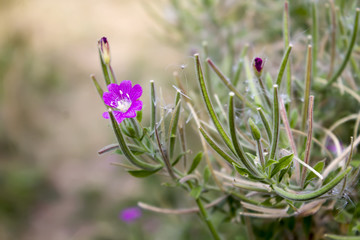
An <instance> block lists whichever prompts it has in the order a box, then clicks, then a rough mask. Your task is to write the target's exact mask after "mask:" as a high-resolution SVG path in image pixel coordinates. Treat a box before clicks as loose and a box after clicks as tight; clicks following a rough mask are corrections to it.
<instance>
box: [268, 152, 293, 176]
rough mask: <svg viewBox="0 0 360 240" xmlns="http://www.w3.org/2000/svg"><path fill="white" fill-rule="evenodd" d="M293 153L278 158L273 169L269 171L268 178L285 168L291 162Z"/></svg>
mask: <svg viewBox="0 0 360 240" xmlns="http://www.w3.org/2000/svg"><path fill="white" fill-rule="evenodd" d="M293 157H294V154H290V155H288V156H285V157H282V158H280V160H279V162H278V163H276V164H275V166H274V168H273V170H272V171H271V174H270V178H272V177H273V176H274V175H275V174H277V173H278V172H280V171H281V170H282V169H284V168H287V167H288V166H289V164H290V163H291V161H292V159H293Z"/></svg>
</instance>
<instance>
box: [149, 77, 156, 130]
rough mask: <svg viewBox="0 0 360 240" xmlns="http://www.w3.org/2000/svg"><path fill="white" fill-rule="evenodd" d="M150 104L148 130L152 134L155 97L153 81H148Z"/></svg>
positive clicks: (154, 121)
mask: <svg viewBox="0 0 360 240" xmlns="http://www.w3.org/2000/svg"><path fill="white" fill-rule="evenodd" d="M150 104H151V118H150V129H151V131H152V132H154V131H155V123H156V95H155V86H154V80H151V81H150Z"/></svg>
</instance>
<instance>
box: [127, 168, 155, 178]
mask: <svg viewBox="0 0 360 240" xmlns="http://www.w3.org/2000/svg"><path fill="white" fill-rule="evenodd" d="M160 169H161V168H158V169H156V170H154V171H147V170H131V171H128V173H130V174H131V176H133V177H137V178H144V177H148V176H150V175H152V174H154V173H156V172H157V171H159V170H160Z"/></svg>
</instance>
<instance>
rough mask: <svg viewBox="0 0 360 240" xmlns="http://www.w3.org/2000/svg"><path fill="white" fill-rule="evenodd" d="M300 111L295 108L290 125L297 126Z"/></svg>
mask: <svg viewBox="0 0 360 240" xmlns="http://www.w3.org/2000/svg"><path fill="white" fill-rule="evenodd" d="M298 117H299V113H298V111H297V109H294V110H292V111H291V113H290V127H291V128H295V127H296V124H297V121H298Z"/></svg>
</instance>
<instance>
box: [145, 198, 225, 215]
mask: <svg viewBox="0 0 360 240" xmlns="http://www.w3.org/2000/svg"><path fill="white" fill-rule="evenodd" d="M227 197H228V196H222V197H220V198H218V199H215V200H214V201H213V202H211V203H209V204H206V205H205V208H212V207H214V206H216V205H218V204H219V203H221V202H222V201H224V200H225V199H226V198H227ZM138 206H139V207H141V208H142V209H145V210H149V211H152V212H157V213H164V214H188V213H197V212H199V211H200V210H199V208H198V207H192V208H182V209H169V208H160V207H155V206H152V205H149V204H146V203H143V202H138Z"/></svg>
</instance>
